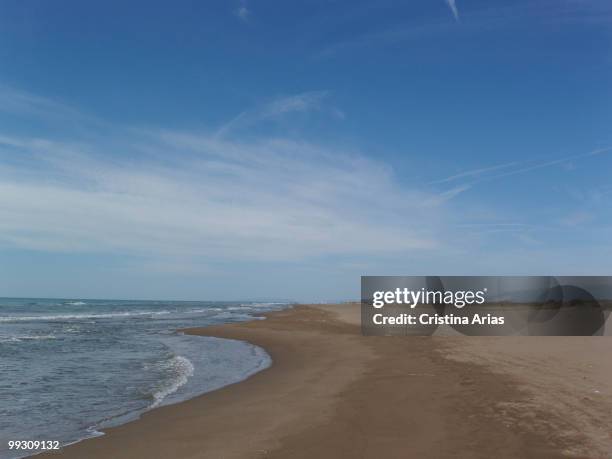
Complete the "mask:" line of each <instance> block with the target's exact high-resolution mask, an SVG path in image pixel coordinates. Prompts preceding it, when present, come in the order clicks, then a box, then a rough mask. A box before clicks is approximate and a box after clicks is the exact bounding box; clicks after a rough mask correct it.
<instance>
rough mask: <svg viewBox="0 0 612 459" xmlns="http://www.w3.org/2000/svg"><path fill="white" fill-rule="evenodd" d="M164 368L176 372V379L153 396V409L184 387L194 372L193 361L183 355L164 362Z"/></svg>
mask: <svg viewBox="0 0 612 459" xmlns="http://www.w3.org/2000/svg"><path fill="white" fill-rule="evenodd" d="M162 366H163V367H165V368H170V369H171V370H172V371H174V372H175V377H174V378H173V379H172V380H171V381H169V382H168V384H166V385H164V386H163V387H162V388H160V389H159V390H157V391H156V392H154V393H153V394H152V395H153V400H154V401H153V404H152V405H151V408H156V407H158V406H159V405H160V404H161V403H162V402H163V401H164V399H165V398H166V397H167V396H168V395H170V394H173V393H175V392H176V391H177V390H178V389H179V388H180V387H181V386H184V385H185V384H186V383H187V380H188V379H189V378H190V377H191V376H192V375H193V371H194V367H193V364H192V363H191V361H190V360H189V359H188V358H186V357H183V356H182V355H177V356H175V357H172V358H171V359H170V360H169V361H167V362H164V363H163V364H162Z"/></svg>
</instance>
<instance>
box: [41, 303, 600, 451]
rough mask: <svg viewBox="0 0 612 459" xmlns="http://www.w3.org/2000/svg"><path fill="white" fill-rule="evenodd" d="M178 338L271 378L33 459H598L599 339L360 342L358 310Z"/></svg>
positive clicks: (303, 311) (298, 312) (306, 310)
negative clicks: (225, 341) (223, 347)
mask: <svg viewBox="0 0 612 459" xmlns="http://www.w3.org/2000/svg"><path fill="white" fill-rule="evenodd" d="M265 315H266V320H257V321H250V322H241V323H233V324H227V325H216V326H210V327H205V328H199V329H189V330H186V333H189V334H194V335H203V336H212V337H219V338H229V339H236V340H243V341H247V342H249V343H251V344H254V345H257V346H260V347H262V348H263V349H265V350H266V352H268V354H269V355H270V356H271V358H272V365H271V366H270V367H269V368H267V369H265V370H263V371H261V372H259V373H256V374H255V375H253V376H251V377H250V378H248V379H246V380H244V381H242V382H239V383H236V384H232V385H229V386H226V387H223V388H221V389H219V390H216V391H214V392H210V393H207V394H204V395H201V396H199V397H196V398H193V399H191V400H188V401H185V402H181V403H178V404H174V405H170V406H163V407H160V408H157V409H155V410H152V411H149V412H146V413H144V414H143V415H142V416H141V418H140V419H138V420H136V421H133V422H129V423H127V424H124V425H121V426H118V427H113V428H110V429H105V430H104V433H105V435H103V436H100V437H97V438H93V439H88V440H85V441H82V442H80V443H76V444H74V445H70V446H68V447H66V448H64V449H62V450H60V451H59V452H52V453H45V454H42V455H40V456H39V457H63V458H75V459H76V458H78V459H82V458H92V459H96V458H135V459H140V458H143V459H144V458H181V459H182V458H260V457H261V458H264V457H265V458H311V457H319V458H339V457H340V458H354V457H363V458H381V457H389V458H406V457H415V458H440V457H442V458H444V457H449V458H450V457H467V458H490V457H496V458H517V457H529V458H555V457H591V458H606V457H612V434H611V431H612V430H611V429H610V427H609V426H610V425H612V415H611V414H610V413H612V405H611V401H612V394H611V393H610V388H611V387H612V368H611V366H610V363H609V361H610V359H609V353H608V352H609V349H610V346H612V341H611V340H610V338H608V337H595V338H592V337H588V338H544V337H542V338H540V337H537V338H525V337H523V338H506V337H500V338H496V337H488V338H487V337H478V338H475V337H442V336H439V337H436V336H434V337H401V336H397V337H384V336H381V337H378V336H371V337H366V336H362V335H361V330H360V326H359V305H357V304H343V305H301V306H296V307H294V308H291V309H285V310H282V311H276V312H271V313H267V314H265Z"/></svg>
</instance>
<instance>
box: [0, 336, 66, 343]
mask: <svg viewBox="0 0 612 459" xmlns="http://www.w3.org/2000/svg"><path fill="white" fill-rule="evenodd" d="M48 339H56V336H55V335H15V336H0V343H18V342H21V341H38V340H48Z"/></svg>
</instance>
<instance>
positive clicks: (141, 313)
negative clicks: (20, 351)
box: [0, 311, 172, 322]
mask: <svg viewBox="0 0 612 459" xmlns="http://www.w3.org/2000/svg"><path fill="white" fill-rule="evenodd" d="M171 313H172V311H139V312H110V313H107V314H54V315H47V316H4V317H0V322H36V321H39V322H40V321H44V322H46V321H49V320H75V319H107V318H113V317H132V316H151V315H163V314H171Z"/></svg>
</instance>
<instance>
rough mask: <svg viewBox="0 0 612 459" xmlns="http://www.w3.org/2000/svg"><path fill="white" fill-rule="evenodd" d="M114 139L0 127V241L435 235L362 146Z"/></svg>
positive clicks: (220, 250)
mask: <svg viewBox="0 0 612 459" xmlns="http://www.w3.org/2000/svg"><path fill="white" fill-rule="evenodd" d="M143 145H145V146H146V150H147V153H146V154H144V153H142V152H141V151H139V149H142V147H143ZM115 148H116V150H114V151H112V152H109V151H106V150H105V147H104V146H101V145H89V146H87V147H83V145H71V144H64V143H58V142H53V141H50V140H40V139H38V140H32V139H27V138H20V137H11V136H8V135H3V136H2V137H0V246H3V247H11V248H21V249H31V250H43V251H61V252H76V253H81V252H92V253H118V254H126V255H129V254H132V255H144V256H153V257H168V258H171V259H176V258H180V259H186V258H190V257H194V258H204V259H211V260H231V259H233V260H245V259H251V260H296V259H304V258H309V257H319V256H327V255H333V254H373V253H387V252H388V253H394V252H398V251H410V250H414V249H427V248H431V247H433V246H435V244H436V243H435V236H434V233H433V232H432V231H431V229H432V228H431V227H430V226H429V224H430V223H432V212H433V211H432V209H431V208H430V206H425V205H424V204H423V203H424V202H426V201H427V198H428V196H427V195H424V194H423V193H419V192H416V191H406V190H403V189H401V188H400V187H399V186H398V185H397V184H396V183H395V180H394V177H393V173H392V171H391V170H390V169H389V168H388V167H387V166H385V165H384V164H382V163H379V162H377V161H373V160H370V159H366V158H365V157H363V156H361V155H359V154H354V153H344V152H339V151H337V150H333V149H329V148H326V147H324V146H320V145H314V144H310V143H307V142H298V141H293V140H287V139H263V140H261V141H257V142H250V143H242V142H237V141H226V140H220V139H218V138H216V137H215V136H210V135H205V134H194V133H184V132H174V131H160V132H150V133H147V134H143V135H141V136H139V137H138V138H133V139H130V141H126V142H125V143H124V144H123V145H121V146H120V147H115ZM117 148H118V149H117ZM99 151H103V152H104V153H103V154H100V153H97V152H99ZM16 153H17V154H18V155H19V157H20V161H19V162H18V163H15V164H11V162H10V161H8V159H9V157H11V156H12V155H15V154H16ZM417 221H418V225H417V224H415V223H414V222H417Z"/></svg>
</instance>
